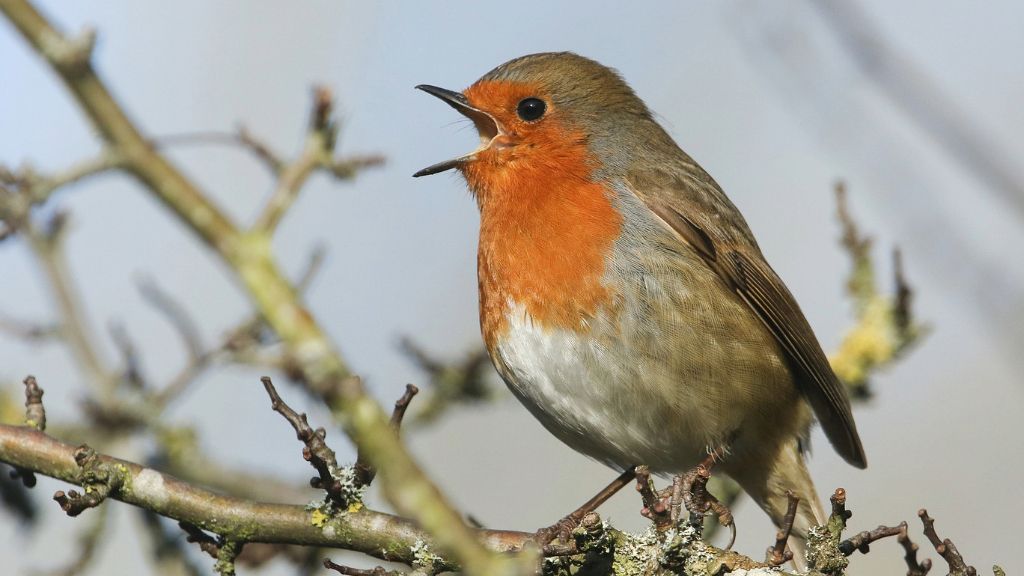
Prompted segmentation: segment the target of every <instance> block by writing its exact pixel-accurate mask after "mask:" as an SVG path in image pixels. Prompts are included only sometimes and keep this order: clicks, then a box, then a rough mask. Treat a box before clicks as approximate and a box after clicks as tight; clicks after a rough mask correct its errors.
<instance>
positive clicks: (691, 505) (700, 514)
mask: <svg viewBox="0 0 1024 576" xmlns="http://www.w3.org/2000/svg"><path fill="white" fill-rule="evenodd" d="M718 459H719V456H718V454H717V452H712V453H711V454H708V456H707V458H705V459H704V461H702V462H701V463H700V464H698V465H697V466H696V467H695V468H693V469H692V470H690V471H689V472H686V473H684V474H680V475H679V476H676V478H675V481H674V482H673V483H672V495H673V496H674V497H677V498H678V500H674V501H673V504H672V506H673V512H674V514H675V515H676V517H678V516H679V515H681V513H682V512H681V507H680V504H682V505H683V506H685V507H686V511H687V512H689V513H690V523H691V524H693V525H694V526H702V525H703V522H704V516H706V515H707V514H708V513H712V514H715V515H716V516H717V517H718V523H719V524H721V525H722V526H725V527H727V528H729V533H730V538H729V544H728V545H727V546H726V547H725V549H726V550H729V549H731V548H732V545H733V544H734V543H735V542H736V523H735V522H734V521H733V517H732V511H731V510H729V507H728V506H726V505H725V504H722V502H721V501H720V500H719V499H718V498H715V495H714V494H712V493H711V492H708V480H710V479H711V469H712V468H713V467H714V465H715V463H716V462H717V461H718Z"/></svg>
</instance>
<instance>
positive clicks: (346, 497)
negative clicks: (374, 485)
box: [260, 376, 372, 510]
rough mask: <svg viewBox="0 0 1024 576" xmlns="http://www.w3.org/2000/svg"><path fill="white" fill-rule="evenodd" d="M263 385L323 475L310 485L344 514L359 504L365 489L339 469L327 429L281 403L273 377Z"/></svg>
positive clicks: (267, 378) (307, 455)
mask: <svg viewBox="0 0 1024 576" xmlns="http://www.w3.org/2000/svg"><path fill="white" fill-rule="evenodd" d="M260 381H262V382H263V387H264V388H265V389H266V391H267V395H268V396H270V406H271V408H273V409H274V411H275V412H277V413H278V414H280V415H281V416H283V417H284V419H285V420H287V421H288V423H289V424H291V425H292V428H294V429H295V435H296V437H298V439H299V440H301V441H302V443H303V444H305V445H306V446H305V448H303V449H302V457H303V458H305V459H306V461H307V462H309V463H310V465H311V466H313V468H315V469H316V471H317V474H319V476H318V477H315V478H313V479H311V480H310V482H309V483H310V485H311V486H313V487H314V488H319V489H322V490H324V491H325V492H327V496H328V497H329V498H330V499H331V500H332V501H333V502H334V503H335V504H337V505H338V506H339V507H340V508H341V509H342V510H344V509H347V508H349V507H350V506H352V505H353V504H357V503H358V502H359V501H360V499H361V496H362V490H361V489H362V486H361V485H359V484H358V483H357V482H355V479H354V478H349V477H346V476H345V474H344V473H343V472H342V470H341V468H340V467H339V466H338V459H337V456H336V455H335V453H334V450H331V448H330V447H329V446H328V445H327V442H325V441H324V438H325V437H326V436H327V431H326V430H324V429H323V428H317V429H316V430H314V429H313V427H312V426H310V425H309V422H308V421H307V419H306V415H305V414H299V413H297V412H296V411H295V410H292V408H291V406H289V405H288V404H286V403H285V401H284V400H282V399H281V396H280V395H279V394H278V393H277V389H276V388H274V383H273V382H272V381H271V380H270V377H268V376H264V377H263V378H261V379H260ZM371 478H372V477H371Z"/></svg>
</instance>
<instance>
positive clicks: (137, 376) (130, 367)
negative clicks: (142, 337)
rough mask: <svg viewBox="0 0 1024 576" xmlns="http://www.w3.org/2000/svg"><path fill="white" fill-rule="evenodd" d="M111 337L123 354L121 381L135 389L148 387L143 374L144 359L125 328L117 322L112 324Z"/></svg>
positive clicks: (110, 328)
mask: <svg viewBox="0 0 1024 576" xmlns="http://www.w3.org/2000/svg"><path fill="white" fill-rule="evenodd" d="M109 330H110V337H111V339H112V340H113V341H114V345H115V346H117V349H118V350H119V351H120V352H121V361H122V363H123V368H122V369H121V380H122V381H124V382H125V383H126V384H128V385H130V386H132V387H133V388H135V389H142V388H145V387H146V378H145V376H144V375H143V372H142V358H141V357H140V356H139V351H138V349H137V348H136V347H135V343H134V342H132V339H131V337H130V336H129V335H128V331H127V330H126V329H125V327H124V326H123V325H122V324H120V323H117V322H112V323H111V324H110V327H109Z"/></svg>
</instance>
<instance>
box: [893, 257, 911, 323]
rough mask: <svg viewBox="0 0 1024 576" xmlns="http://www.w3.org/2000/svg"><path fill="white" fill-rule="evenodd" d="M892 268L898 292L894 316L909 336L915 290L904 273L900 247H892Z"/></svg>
mask: <svg viewBox="0 0 1024 576" xmlns="http://www.w3.org/2000/svg"><path fill="white" fill-rule="evenodd" d="M892 270H893V283H894V284H895V292H896V296H895V303H894V306H893V317H894V319H895V321H896V328H897V329H899V331H900V332H901V334H903V335H904V337H909V335H910V330H911V329H912V323H911V322H912V318H913V316H912V306H913V301H914V291H913V290H912V289H911V288H910V285H909V284H908V283H907V278H906V276H905V275H904V273H903V252H901V251H900V249H899V248H893V249H892ZM908 339H909V338H908Z"/></svg>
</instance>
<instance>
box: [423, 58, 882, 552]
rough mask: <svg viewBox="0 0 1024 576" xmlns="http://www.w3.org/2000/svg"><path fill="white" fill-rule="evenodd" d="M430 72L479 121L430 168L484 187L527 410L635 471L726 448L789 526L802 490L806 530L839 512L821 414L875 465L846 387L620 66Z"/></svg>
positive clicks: (531, 64) (484, 257)
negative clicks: (824, 459) (822, 478)
mask: <svg viewBox="0 0 1024 576" xmlns="http://www.w3.org/2000/svg"><path fill="white" fill-rule="evenodd" d="M417 88H419V89H421V90H423V91H425V92H427V93H429V94H432V95H433V96H436V97H438V98H440V99H441V100H443V101H444V102H446V103H448V104H449V105H451V106H452V107H453V108H455V109H456V110H458V111H459V112H460V113H462V114H463V115H465V116H466V117H468V118H469V119H470V120H472V121H473V123H474V124H475V126H476V128H477V130H478V132H479V134H480V145H479V147H478V148H477V149H476V150H475V151H473V152H471V153H469V154H466V155H464V156H461V157H458V158H455V159H453V160H448V161H446V162H441V163H438V164H434V165H433V166H430V167H428V168H425V169H423V170H421V171H419V172H417V173H416V174H415V176H425V175H428V174H435V173H438V172H443V171H446V170H449V169H457V170H458V171H459V172H461V173H462V175H463V176H464V177H465V180H466V182H467V184H468V186H469V189H470V191H471V192H472V194H473V196H474V197H475V199H476V202H477V205H478V207H479V209H480V243H479V254H478V280H479V290H480V325H481V329H482V332H483V338H484V342H485V343H486V346H487V351H488V352H489V354H490V357H491V360H492V361H493V362H494V366H495V368H496V369H497V371H498V373H499V374H500V375H501V377H502V378H503V379H504V381H505V383H506V384H507V385H508V387H509V388H510V389H511V391H512V393H513V394H514V395H515V396H516V397H517V398H518V399H519V400H520V401H521V402H522V403H523V404H524V405H525V406H526V408H527V409H529V410H530V412H532V413H533V415H534V416H535V417H536V418H537V419H538V420H540V422H541V423H542V424H543V425H544V427H545V428H547V429H548V430H549V431H550V432H551V433H552V434H554V435H555V436H556V437H558V438H559V439H561V440H562V441H563V442H565V443H566V444H568V445H569V446H570V447H572V448H574V449H576V450H578V451H579V452H582V453H583V454H586V455H587V456H590V457H592V458H595V459H597V460H599V461H601V462H604V463H606V464H608V465H609V466H612V467H614V468H616V469H619V470H625V471H626V472H625V473H624V476H625V477H627V478H628V476H629V474H630V471H631V470H632V469H633V467H634V466H635V465H638V464H642V465H646V466H648V467H649V468H650V469H651V470H652V471H654V472H657V473H663V474H679V473H682V472H684V471H687V470H691V469H693V468H694V467H695V466H697V465H698V464H699V463H701V462H708V461H709V459H708V455H709V454H711V455H714V458H713V459H712V460H713V461H717V464H716V467H717V469H720V470H721V471H722V472H724V473H725V474H727V475H728V476H730V477H732V478H733V479H735V480H736V481H737V482H738V483H739V484H740V485H741V486H742V487H743V489H744V490H745V491H746V492H747V493H748V494H749V495H750V496H751V497H752V498H753V499H754V500H755V501H756V502H757V503H758V504H759V505H760V506H761V508H763V509H764V511H765V512H767V513H768V515H769V516H770V517H771V518H772V520H773V521H774V522H775V523H776V525H781V524H782V523H783V517H784V515H785V512H786V509H787V506H788V498H787V495H786V493H787V491H792V492H793V493H794V494H796V495H797V496H799V498H800V504H799V507H798V510H797V516H796V520H795V523H794V526H793V531H794V533H795V534H796V535H797V536H800V537H806V534H807V530H808V529H809V528H810V527H811V526H814V525H820V524H824V523H825V520H826V517H825V514H824V511H823V510H822V506H821V503H820V501H819V500H818V496H817V494H816V492H815V489H814V484H813V483H812V481H811V478H810V476H809V474H808V472H807V468H806V466H805V462H804V453H805V449H806V447H807V442H806V440H807V435H808V429H809V427H810V425H811V423H812V420H813V419H814V417H815V416H816V417H817V420H818V422H820V423H821V426H822V428H823V429H824V431H825V434H826V435H827V436H828V439H829V441H830V442H831V443H832V445H833V447H834V448H835V449H836V451H837V452H838V453H839V454H840V455H841V456H842V457H843V458H844V459H845V460H846V461H847V462H849V463H850V464H852V465H853V466H856V467H858V468H864V467H865V466H866V464H867V461H866V459H865V455H864V448H863V446H862V445H861V441H860V438H859V436H858V434H857V427H856V425H855V424H854V421H853V416H852V414H851V412H850V403H849V399H848V398H847V394H846V391H845V389H844V387H843V385H842V384H841V383H840V382H839V380H838V379H837V377H836V375H835V373H834V372H833V371H832V369H831V367H830V366H829V363H828V360H827V359H826V357H825V354H824V353H823V352H822V349H821V346H820V344H819V343H818V341H817V339H816V338H815V336H814V333H813V331H812V330H811V327H810V325H809V324H808V323H807V320H806V318H805V317H804V315H803V313H802V312H801V310H800V307H799V306H798V305H797V303H796V300H795V299H794V298H793V295H792V294H791V293H790V292H789V290H788V289H787V288H786V286H785V284H783V282H782V280H781V279H780V278H779V276H778V274H776V273H775V271H774V270H773V269H772V268H771V266H769V265H768V262H767V261H766V260H765V257H764V255H763V254H762V253H761V250H760V249H759V248H758V245H757V242H756V241H755V240H754V236H753V234H752V233H751V231H750V229H749V227H748V226H747V223H746V221H744V219H743V216H742V215H741V214H740V212H739V210H737V209H736V206H734V205H733V203H732V202H731V201H730V200H729V198H728V197H726V195H725V193H724V192H722V189H721V188H720V187H719V186H718V184H717V183H716V182H715V181H714V180H713V179H712V178H711V176H709V175H708V173H707V172H705V171H704V170H703V169H702V168H701V167H700V166H699V165H698V164H697V163H696V162H695V161H694V160H693V159H692V158H690V156H688V155H687V154H686V153H685V152H683V151H682V150H681V149H680V148H679V146H678V145H677V144H676V143H675V142H674V141H673V140H672V138H671V137H670V136H669V135H668V133H667V132H666V131H665V130H664V128H662V127H661V126H660V125H659V124H658V123H657V122H656V121H655V120H654V118H653V117H652V114H651V112H650V110H649V109H648V108H647V106H646V105H645V104H644V102H643V101H642V100H641V99H640V98H639V97H637V95H636V94H635V93H634V92H633V90H632V89H631V88H630V87H629V85H628V84H626V82H625V81H624V80H623V79H622V78H621V77H620V76H619V74H618V73H617V72H615V71H614V70H612V69H610V68H607V67H605V66H603V65H601V64H599V63H598V62H595V61H593V60H590V59H587V58H584V57H582V56H579V55H576V54H573V53H568V52H562V53H545V54H533V55H529V56H523V57H521V58H517V59H515V60H511V61H509V62H506V63H505V64H502V65H501V66H498V67H497V68H495V69H494V70H492V71H490V72H488V73H487V74H485V75H484V76H483V77H482V78H480V79H479V80H478V81H477V82H476V83H474V84H473V85H472V86H470V87H469V88H468V89H466V90H465V91H464V92H462V93H459V92H454V91H451V90H445V89H443V88H437V87H435V86H427V85H422V86H418V87H417ZM591 504H593V501H592V502H591ZM578 517H579V516H576V518H578ZM798 559H799V558H798Z"/></svg>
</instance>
